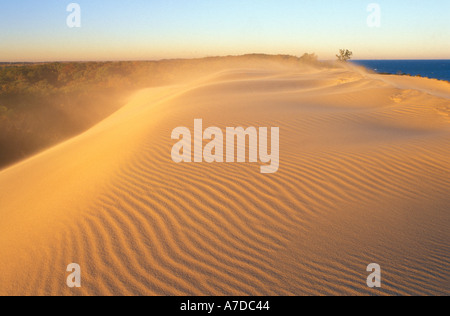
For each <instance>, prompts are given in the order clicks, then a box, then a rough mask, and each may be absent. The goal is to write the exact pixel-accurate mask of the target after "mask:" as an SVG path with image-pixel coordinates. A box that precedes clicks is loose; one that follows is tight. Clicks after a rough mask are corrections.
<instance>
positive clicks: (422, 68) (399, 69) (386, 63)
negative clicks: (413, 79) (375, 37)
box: [352, 60, 450, 81]
mask: <svg viewBox="0 0 450 316" xmlns="http://www.w3.org/2000/svg"><path fill="white" fill-rule="evenodd" d="M352 63H355V64H357V65H361V66H364V67H366V68H368V69H372V70H374V71H376V72H378V73H389V74H394V75H395V74H410V75H412V76H417V75H420V76H422V77H428V78H435V79H439V80H447V81H450V60H355V61H352Z"/></svg>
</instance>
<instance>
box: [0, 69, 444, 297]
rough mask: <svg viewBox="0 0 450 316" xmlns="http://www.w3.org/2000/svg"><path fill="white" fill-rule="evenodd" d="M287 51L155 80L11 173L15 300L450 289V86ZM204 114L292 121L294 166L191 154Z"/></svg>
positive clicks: (286, 124)
mask: <svg viewBox="0 0 450 316" xmlns="http://www.w3.org/2000/svg"><path fill="white" fill-rule="evenodd" d="M199 62H201V61H199ZM277 63H278V62H277ZM277 63H273V64H269V63H267V62H262V63H257V62H255V63H252V65H251V67H245V68H244V67H242V66H241V65H239V66H238V65H234V64H233V63H224V65H223V69H222V70H221V71H217V70H214V72H213V73H210V74H209V75H206V76H201V77H198V78H191V79H192V80H189V81H187V82H186V83H185V84H184V85H177V86H167V87H160V88H154V89H147V90H143V91H140V92H139V93H137V94H136V95H135V96H133V98H132V99H131V100H130V102H129V103H128V104H127V105H125V106H124V107H123V108H122V109H120V110H119V111H118V112H116V113H115V114H113V115H112V116H111V117H109V118H107V119H106V120H104V121H103V122H101V123H100V124H98V125H96V126H95V127H94V128H92V129H90V130H89V131H87V132H85V133H83V134H82V135H79V136H77V137H75V138H73V139H71V140H69V141H67V142H65V143H62V144H60V145H57V146H55V147H53V148H51V149H50V150H48V151H45V152H43V153H41V154H39V155H37V156H35V157H32V158H31V159H28V160H26V161H23V162H21V163H18V164H16V165H14V166H12V167H10V168H8V169H6V170H3V171H1V172H0V188H1V189H0V219H1V220H0V294H1V295H16V294H25V295H36V294H37V295H102V294H104V295H137V294H143V295H166V294H167V295H179V294H180V295H181V294H186V295H208V294H211V295H314V294H322V295H334V294H350V295H353V294H355V295H357V294H369V295H370V294H381V295H384V294H396V295H398V294H400V295H415V294H447V295H448V294H450V280H449V275H450V230H449V229H448V228H449V227H450V212H449V210H450V194H449V193H450V191H449V188H450V171H449V170H450V116H449V115H450V98H449V97H450V84H448V83H442V82H438V81H435V80H429V79H421V78H405V77H398V76H379V75H373V74H366V73H365V72H363V71H360V70H358V71H357V70H355V69H350V68H349V69H341V68H335V69H324V68H313V67H306V66H305V67H300V66H299V67H292V65H290V64H289V65H283V63H280V64H277ZM196 118H202V119H203V122H204V124H205V125H206V126H218V127H220V128H222V129H224V128H225V127H227V126H243V127H248V126H256V127H272V126H276V127H280V169H279V171H278V172H277V173H275V174H270V175H263V174H261V173H259V166H257V165H255V164H207V163H200V164H194V163H192V164H175V163H174V162H173V161H172V159H171V157H170V153H171V148H172V146H173V144H174V141H172V140H171V138H170V134H171V131H172V130H173V129H174V128H175V127H177V126H186V127H189V128H191V129H192V128H193V121H194V119H196ZM72 262H75V263H78V264H80V266H81V268H82V287H81V288H79V289H70V288H68V287H67V286H66V283H65V280H66V277H67V275H68V273H67V272H66V267H67V265H68V264H69V263H72ZM372 262H375V263H378V264H380V265H381V267H382V269H383V270H382V271H383V274H382V281H383V287H382V288H381V289H377V290H372V289H369V288H368V287H367V286H366V277H367V274H368V273H367V272H366V267H367V265H368V264H370V263H372Z"/></svg>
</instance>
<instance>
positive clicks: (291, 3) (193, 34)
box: [0, 0, 450, 61]
mask: <svg viewBox="0 0 450 316" xmlns="http://www.w3.org/2000/svg"><path fill="white" fill-rule="evenodd" d="M71 2H76V3H78V4H80V6H81V28H69V27H67V25H66V18H67V16H68V15H69V13H68V12H66V7H67V5H68V4H69V3H71ZM370 3H378V4H379V5H380V7H381V27H379V28H370V27H369V26H368V25H367V22H366V20H367V17H368V15H369V13H368V12H367V11H366V8H367V6H368V4H370ZM0 30H1V31H0V61H49V60H119V59H123V60H130V59H132V60H134V59H161V58H175V57H202V56H215V55H229V54H233V55H235V54H245V53H268V54H293V55H301V54H303V53H304V52H315V53H316V54H318V55H319V57H320V58H322V59H331V58H333V57H334V54H335V53H336V52H337V51H338V49H339V48H349V49H351V50H353V52H354V54H355V58H357V59H418V58H423V59H450V40H449V39H450V1H448V0H383V1H376V0H372V1H363V0H123V1H119V0H79V1H73V0H72V1H65V0H39V1H37V0H17V1H6V0H0Z"/></svg>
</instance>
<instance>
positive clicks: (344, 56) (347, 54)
mask: <svg viewBox="0 0 450 316" xmlns="http://www.w3.org/2000/svg"><path fill="white" fill-rule="evenodd" d="M352 56H353V52H351V51H349V50H348V49H340V50H339V55H336V57H337V58H338V60H339V61H343V62H346V61H348V60H350V59H352Z"/></svg>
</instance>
